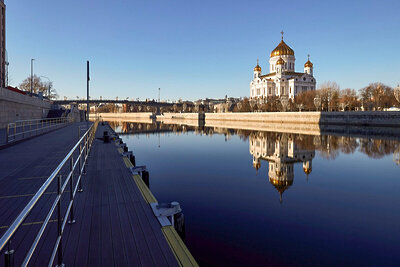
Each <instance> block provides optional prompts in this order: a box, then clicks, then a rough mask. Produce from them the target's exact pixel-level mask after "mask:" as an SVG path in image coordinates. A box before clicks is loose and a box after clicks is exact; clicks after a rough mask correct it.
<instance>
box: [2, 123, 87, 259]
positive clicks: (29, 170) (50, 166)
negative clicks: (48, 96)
mask: <svg viewBox="0 0 400 267" xmlns="http://www.w3.org/2000/svg"><path fill="white" fill-rule="evenodd" d="M80 126H81V127H83V128H86V123H74V124H72V125H69V126H66V127H63V128H61V129H58V130H55V131H52V132H49V133H46V134H44V135H41V136H37V137H34V138H32V139H29V140H26V141H23V142H21V143H18V144H15V145H12V146H9V147H7V148H4V149H2V150H0V236H1V235H2V234H3V233H4V232H5V231H6V229H7V228H8V226H9V225H10V224H11V223H12V222H13V221H14V219H15V218H16V217H17V216H18V214H19V213H20V212H21V211H22V209H23V208H24V207H25V205H26V204H27V203H28V202H29V200H30V199H31V198H32V196H33V195H34V194H35V193H36V192H37V190H38V189H39V188H40V187H41V186H42V184H43V182H44V181H45V179H46V178H48V176H49V175H50V174H51V173H52V172H53V170H54V169H55V168H56V167H57V166H58V165H59V164H60V162H61V160H62V159H63V158H64V157H65V156H66V155H67V153H68V152H69V151H70V150H71V149H72V147H73V146H74V145H75V144H76V142H77V141H78V127H80ZM64 173H65V171H64ZM55 192H56V185H51V187H50V188H49V189H48V190H47V192H46V194H45V195H44V196H43V197H42V198H41V200H40V201H39V203H38V205H37V207H36V208H34V209H33V210H32V212H31V215H30V216H28V218H27V219H26V220H25V223H26V224H25V225H26V226H22V228H21V230H20V231H18V234H17V235H16V237H15V238H14V239H13V240H12V248H13V249H18V248H21V247H24V249H23V250H25V249H26V248H25V247H26V246H27V244H28V242H22V241H23V240H25V238H28V239H29V238H32V236H33V234H34V232H37V230H38V229H39V227H40V224H39V223H40V222H41V221H42V220H43V219H44V216H43V215H44V214H45V212H47V211H48V207H49V205H50V202H51V201H54V198H55ZM46 208H47V209H46ZM28 233H29V234H30V235H28ZM31 233H32V234H31ZM24 243H25V244H24ZM29 243H30V242H29ZM2 257H3V254H2V255H1V259H0V262H1V263H3V262H4V259H3V258H2Z"/></svg>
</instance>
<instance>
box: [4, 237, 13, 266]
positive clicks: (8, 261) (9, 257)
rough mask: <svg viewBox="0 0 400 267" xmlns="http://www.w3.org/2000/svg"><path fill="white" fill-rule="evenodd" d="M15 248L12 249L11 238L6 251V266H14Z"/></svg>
mask: <svg viewBox="0 0 400 267" xmlns="http://www.w3.org/2000/svg"><path fill="white" fill-rule="evenodd" d="M14 252H15V251H14V250H13V249H11V240H10V241H8V249H7V251H6V252H4V266H5V267H14Z"/></svg>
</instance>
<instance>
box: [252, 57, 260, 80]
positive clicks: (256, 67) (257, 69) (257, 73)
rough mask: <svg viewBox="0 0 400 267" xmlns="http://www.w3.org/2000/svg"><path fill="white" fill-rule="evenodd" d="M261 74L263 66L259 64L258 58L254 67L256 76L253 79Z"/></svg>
mask: <svg viewBox="0 0 400 267" xmlns="http://www.w3.org/2000/svg"><path fill="white" fill-rule="evenodd" d="M260 75H261V67H260V65H258V59H257V66H255V67H254V76H253V79H256V78H259V77H260Z"/></svg>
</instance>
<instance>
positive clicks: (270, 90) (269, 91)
mask: <svg viewBox="0 0 400 267" xmlns="http://www.w3.org/2000/svg"><path fill="white" fill-rule="evenodd" d="M268 94H270V95H271V94H272V88H271V87H270V88H269V90H268Z"/></svg>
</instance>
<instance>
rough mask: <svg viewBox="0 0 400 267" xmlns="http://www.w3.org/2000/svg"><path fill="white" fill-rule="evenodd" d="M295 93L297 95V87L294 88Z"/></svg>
mask: <svg viewBox="0 0 400 267" xmlns="http://www.w3.org/2000/svg"><path fill="white" fill-rule="evenodd" d="M294 93H295V94H297V86H295V87H294Z"/></svg>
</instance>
